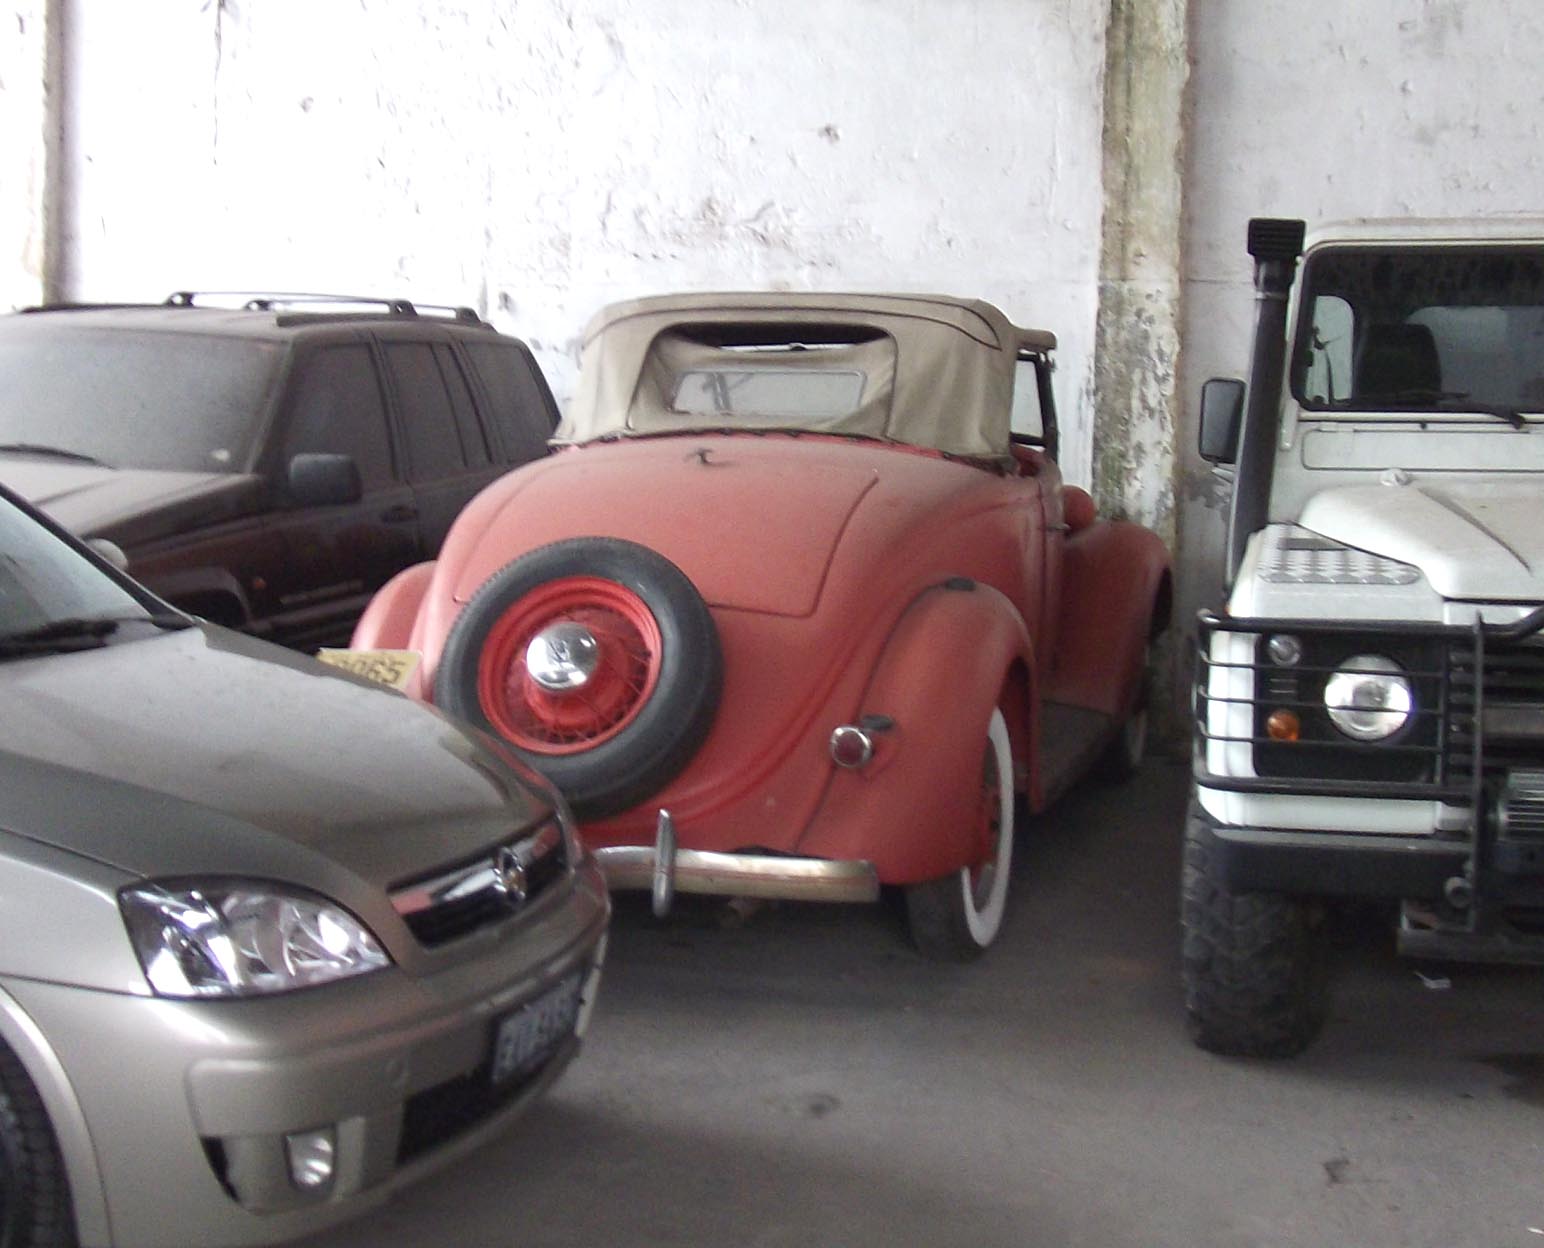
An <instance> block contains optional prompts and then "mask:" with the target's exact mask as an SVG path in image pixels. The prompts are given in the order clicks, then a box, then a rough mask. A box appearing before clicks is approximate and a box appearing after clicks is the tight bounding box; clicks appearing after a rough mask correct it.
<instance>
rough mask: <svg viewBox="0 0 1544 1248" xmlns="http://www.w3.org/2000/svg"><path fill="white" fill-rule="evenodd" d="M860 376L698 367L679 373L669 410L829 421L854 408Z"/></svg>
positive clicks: (859, 395) (860, 386)
mask: <svg viewBox="0 0 1544 1248" xmlns="http://www.w3.org/2000/svg"><path fill="white" fill-rule="evenodd" d="M863 380H864V378H863V374H862V373H860V372H855V371H851V370H847V371H830V372H825V371H822V372H815V371H812V370H808V369H794V368H698V369H691V370H689V371H687V372H684V373H682V374H681V375H680V380H679V381H678V382H677V384H676V391H675V398H674V399H673V400H672V401H671V404H670V410H671V411H673V412H680V413H682V414H683V415H691V416H776V417H782V418H785V419H788V420H829V419H830V418H832V417H834V416H842V415H845V414H846V413H848V412H850V411H852V410H853V409H854V408H856V407H857V406H858V404H859V402H860V401H861V400H862V398H863Z"/></svg>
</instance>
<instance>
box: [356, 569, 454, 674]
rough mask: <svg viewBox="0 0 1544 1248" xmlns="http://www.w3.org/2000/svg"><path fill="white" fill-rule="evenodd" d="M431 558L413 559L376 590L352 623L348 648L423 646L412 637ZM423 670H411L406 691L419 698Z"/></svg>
mask: <svg viewBox="0 0 1544 1248" xmlns="http://www.w3.org/2000/svg"><path fill="white" fill-rule="evenodd" d="M434 567H435V565H434V562H433V560H431V561H429V562H428V563H415V564H414V565H413V566H412V567H410V568H403V569H402V571H400V572H398V573H397V574H396V576H394V577H392V578H391V580H389V581H387V582H386V584H384V585H382V586H381V587H380V589H378V590H376V592H375V597H374V598H372V599H370V605H369V606H368V607H366V608H365V613H364V614H363V615H361V616H360V617H359V623H358V624H356V625H354V636H353V638H352V639H351V640H350V641H349V643H348V644H349V649H350V650H415V649H422V648H423V646H422V640H421V639H420V638H418V637H415V635H414V634H415V630H416V629H417V627H418V624H419V618H418V617H419V608H420V607H421V606H422V605H423V600H424V595H425V594H426V593H427V592H428V590H429V582H430V581H432V580H433V579H434ZM422 674H423V673H422V670H420V671H417V672H414V673H413V676H412V678H411V680H410V681H409V683H408V688H407V692H408V693H409V694H410V695H411V696H412V697H415V698H418V699H419V700H420V701H427V700H428V694H427V692H426V691H425V690H426V688H427V687H426V686H423V685H422V684H421V677H422Z"/></svg>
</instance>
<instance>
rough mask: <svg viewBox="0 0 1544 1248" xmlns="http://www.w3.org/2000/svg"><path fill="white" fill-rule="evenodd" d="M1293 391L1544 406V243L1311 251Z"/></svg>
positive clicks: (1313, 401) (1317, 404)
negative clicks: (1535, 244) (1527, 245)
mask: <svg viewBox="0 0 1544 1248" xmlns="http://www.w3.org/2000/svg"><path fill="white" fill-rule="evenodd" d="M1303 289H1304V296H1303V308H1304V314H1303V315H1302V316H1301V317H1300V323H1299V330H1298V341H1297V347H1296V351H1295V352H1294V356H1293V368H1292V390H1293V393H1294V395H1296V396H1297V398H1298V400H1299V401H1300V402H1302V403H1304V405H1305V406H1307V407H1309V408H1312V409H1315V410H1349V411H1368V410H1382V411H1388V410H1400V411H1404V410H1411V409H1414V410H1439V411H1441V410H1448V411H1463V410H1471V411H1476V410H1477V411H1494V412H1497V413H1500V414H1515V413H1518V412H1539V411H1544V250H1541V249H1540V248H1537V247H1519V246H1515V245H1512V246H1500V245H1498V246H1491V247H1479V246H1464V247H1455V246H1437V245H1433V246H1404V247H1398V248H1394V247H1332V248H1326V249H1325V250H1323V251H1320V252H1316V253H1314V254H1313V255H1312V256H1310V258H1309V260H1308V263H1307V266H1306V270H1305V277H1304V288H1303Z"/></svg>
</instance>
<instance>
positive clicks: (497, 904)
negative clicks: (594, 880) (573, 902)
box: [391, 815, 569, 948]
mask: <svg viewBox="0 0 1544 1248" xmlns="http://www.w3.org/2000/svg"><path fill="white" fill-rule="evenodd" d="M565 847H566V841H565V838H564V835H563V829H562V826H561V825H560V824H559V823H558V818H557V816H556V815H552V816H551V817H549V818H548V819H547V820H546V821H545V822H543V823H541V824H540V825H538V826H537V827H536V828H535V830H533V831H526V832H522V833H521V834H519V835H518V836H515V837H513V838H511V839H510V840H506V841H500V842H498V843H496V844H494V845H491V846H489V847H488V848H487V849H485V850H482V851H480V852H479V853H477V854H474V855H472V856H470V857H468V858H463V859H460V860H458V861H456V862H454V863H449V864H446V865H445V866H442V867H439V868H437V869H436V870H434V871H432V872H428V873H426V874H424V875H421V876H418V877H415V878H413V879H410V880H406V881H403V882H402V883H399V884H397V885H395V886H394V887H393V888H392V891H391V904H392V906H393V907H394V908H395V909H396V911H397V913H398V914H400V915H401V916H402V920H403V922H405V923H406V924H407V926H408V929H409V930H410V931H411V932H412V933H413V935H414V936H416V937H417V938H418V940H419V942H420V943H422V944H424V945H427V946H430V947H431V948H432V947H434V946H437V945H443V944H446V943H447V942H449V941H452V940H458V939H460V938H461V937H463V936H467V935H470V934H471V933H472V932H475V931H478V930H480V929H481V928H484V927H490V926H493V925H494V924H498V923H503V922H507V921H508V920H509V919H512V918H514V917H515V916H516V915H517V914H520V913H521V912H523V911H524V910H526V909H527V908H529V907H530V906H531V905H532V904H534V903H535V902H536V900H537V899H538V898H540V897H541V896H542V894H543V893H545V892H546V891H547V890H548V889H549V888H551V887H552V885H553V884H554V883H556V882H557V881H558V880H560V879H562V878H563V877H564V876H566V875H567V874H568V869H569V862H568V854H567V852H566V848H565Z"/></svg>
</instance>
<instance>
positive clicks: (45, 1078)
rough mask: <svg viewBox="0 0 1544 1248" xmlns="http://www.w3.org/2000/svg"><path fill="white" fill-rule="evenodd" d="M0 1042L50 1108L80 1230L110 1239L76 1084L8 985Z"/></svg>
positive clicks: (85, 1239) (0, 1011) (1, 1005)
mask: <svg viewBox="0 0 1544 1248" xmlns="http://www.w3.org/2000/svg"><path fill="white" fill-rule="evenodd" d="M0 1043H4V1044H5V1045H6V1047H7V1048H9V1049H10V1050H11V1052H12V1053H14V1054H16V1057H17V1060H18V1061H20V1062H21V1064H22V1068H23V1069H24V1070H25V1071H26V1072H27V1077H28V1078H29V1079H31V1080H32V1086H33V1087H35V1088H36V1089H37V1092H38V1097H39V1098H40V1099H41V1100H42V1102H43V1108H44V1109H45V1110H47V1111H48V1124H49V1126H51V1127H52V1128H53V1131H54V1138H55V1139H56V1140H58V1141H59V1153H60V1156H61V1157H62V1158H63V1160H64V1170H65V1174H66V1175H67V1176H68V1178H69V1182H70V1203H71V1205H72V1206H73V1209H74V1212H75V1233H76V1235H77V1236H78V1237H79V1240H80V1242H81V1243H83V1244H106V1243H110V1242H111V1240H112V1234H111V1224H110V1222H109V1220H108V1213H107V1194H106V1192H105V1191H104V1190H103V1187H102V1174H101V1171H100V1170H99V1169H98V1167H97V1160H96V1150H95V1149H94V1148H93V1147H92V1145H91V1133H90V1131H89V1130H87V1128H86V1116H85V1114H84V1113H82V1112H81V1108H80V1102H79V1100H78V1099H77V1098H76V1096H75V1089H74V1087H73V1086H72V1085H71V1083H70V1077H69V1075H68V1074H66V1073H65V1069H64V1066H63V1064H62V1063H61V1062H60V1061H59V1057H58V1055H57V1054H56V1053H55V1052H54V1050H53V1047H52V1046H51V1045H50V1044H49V1043H48V1039H47V1037H46V1036H44V1035H43V1033H42V1031H41V1030H40V1029H39V1028H38V1025H37V1024H36V1023H35V1022H33V1021H32V1016H31V1015H30V1014H28V1013H27V1011H26V1010H24V1009H22V1007H21V1004H20V1003H19V1002H18V1001H17V1000H16V999H15V998H14V997H12V996H11V995H10V994H9V993H8V992H6V991H5V989H4V988H0Z"/></svg>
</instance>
